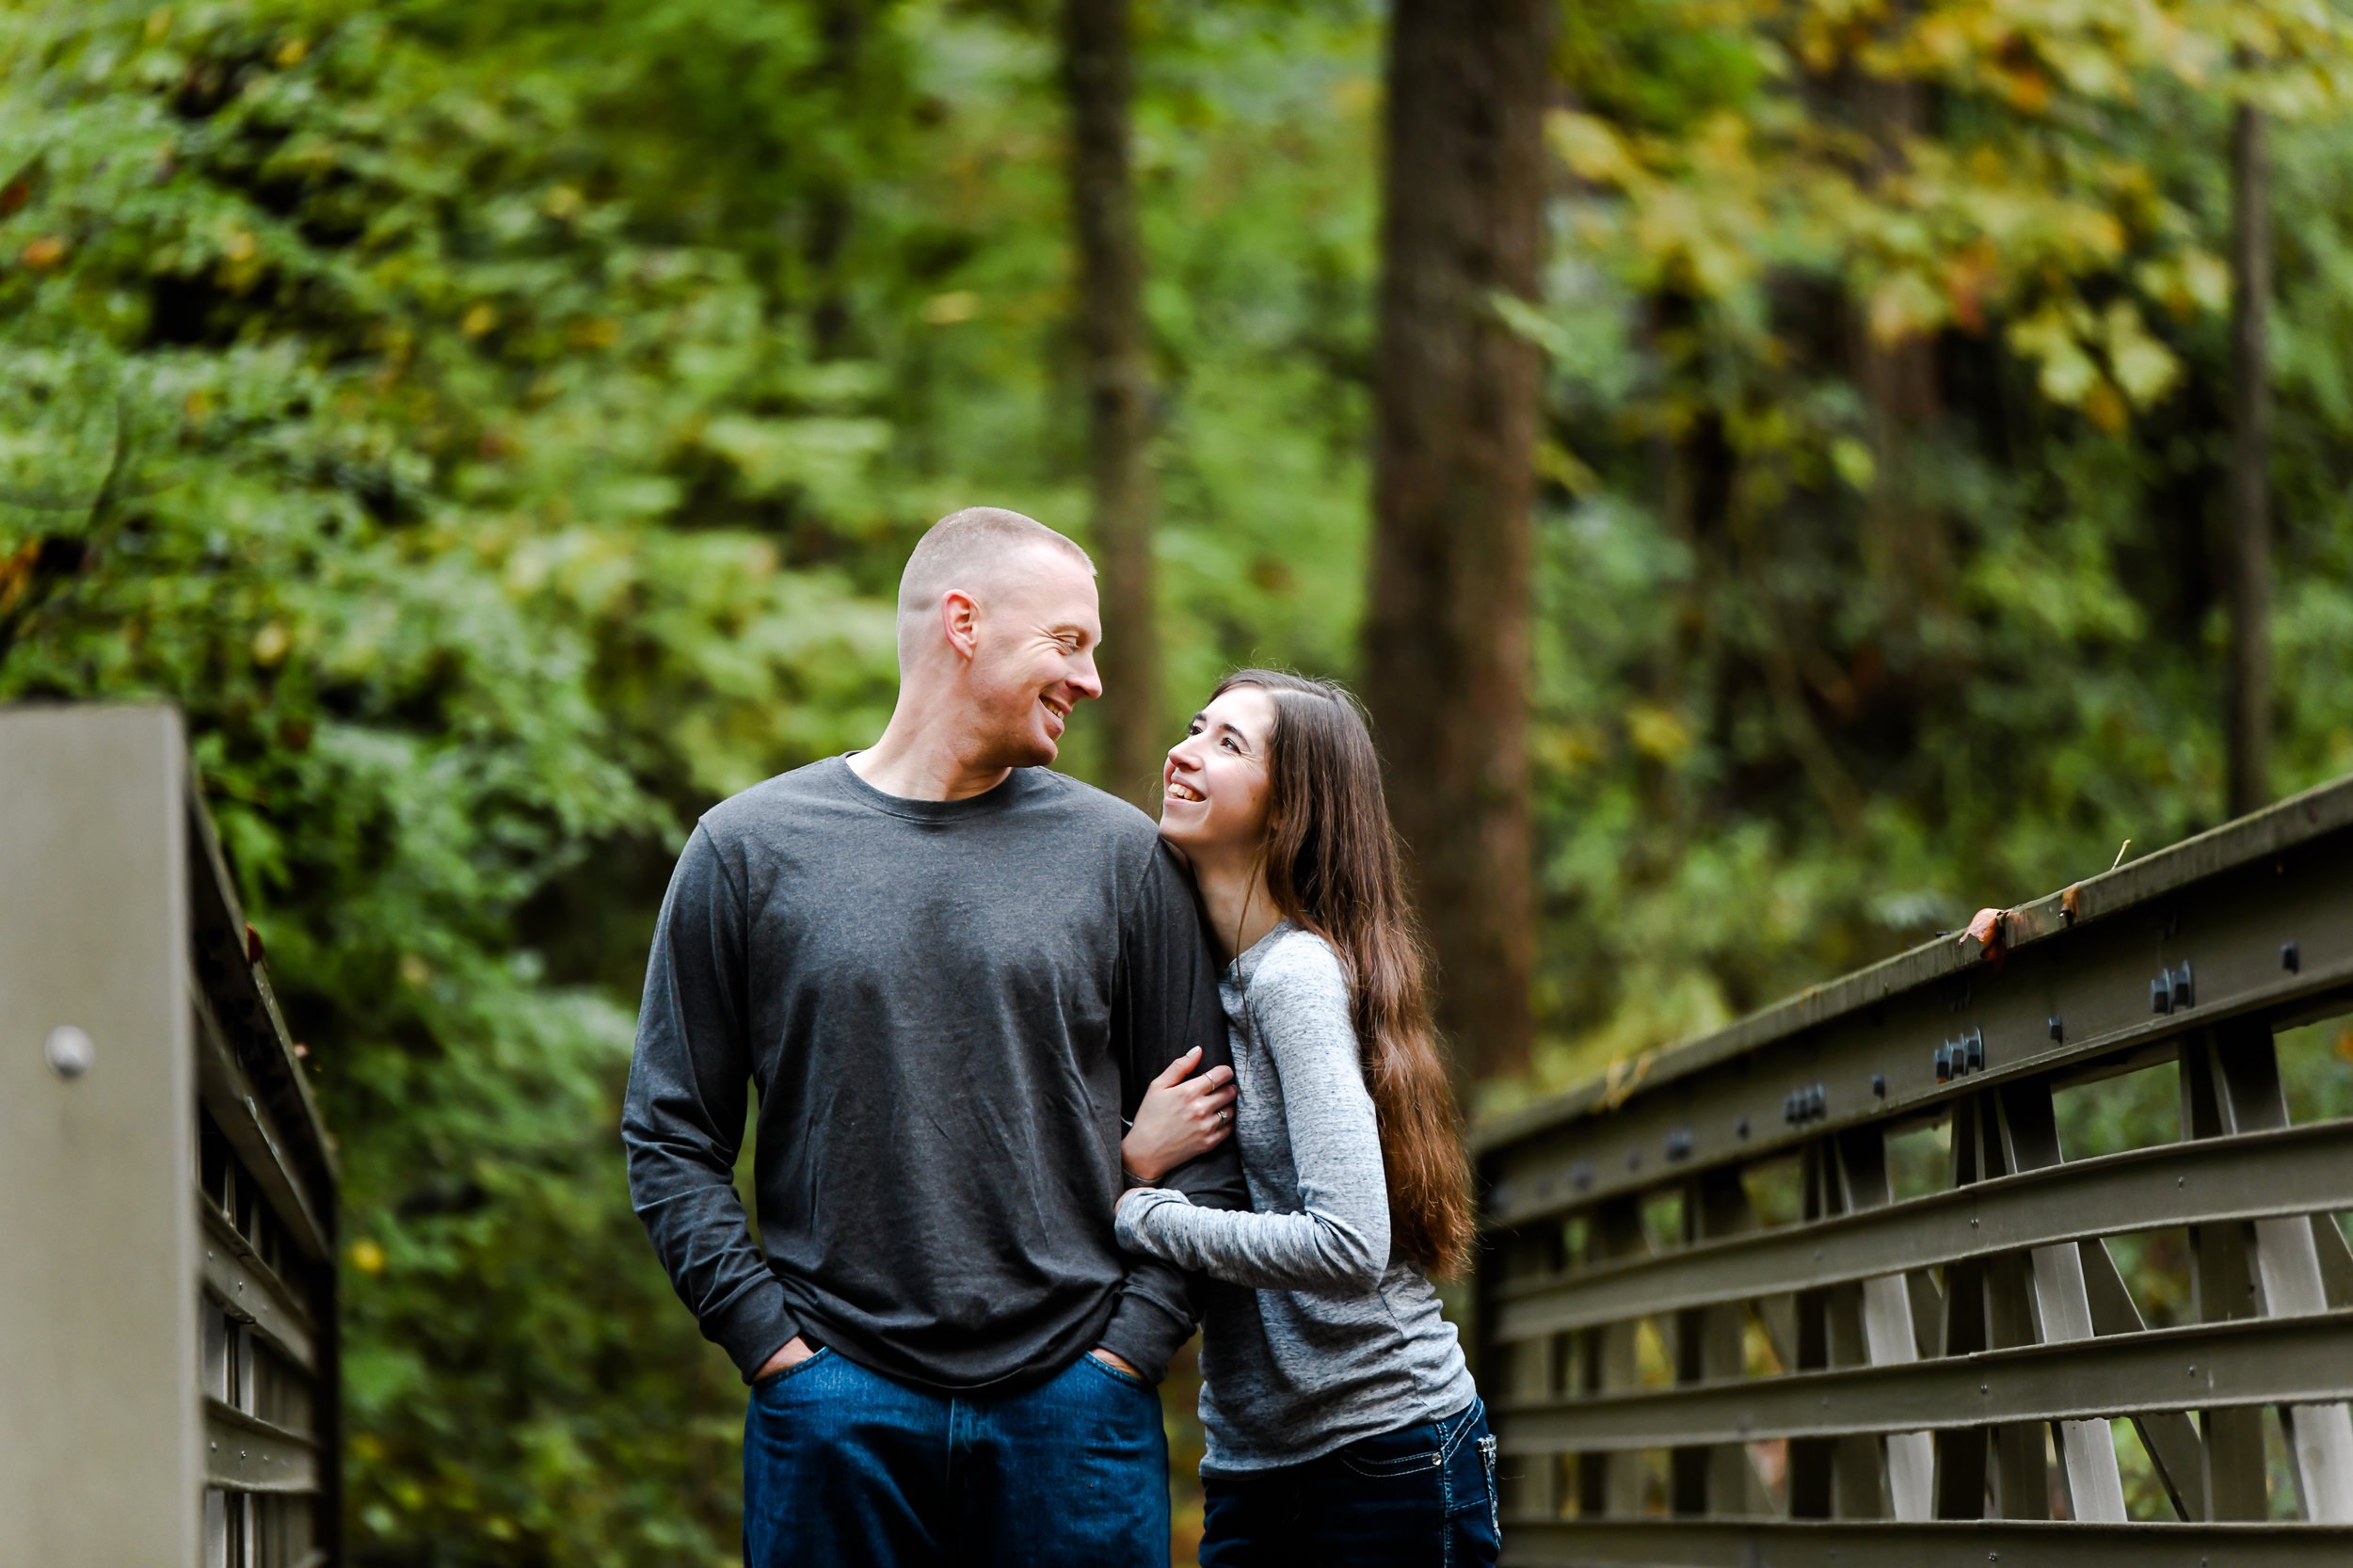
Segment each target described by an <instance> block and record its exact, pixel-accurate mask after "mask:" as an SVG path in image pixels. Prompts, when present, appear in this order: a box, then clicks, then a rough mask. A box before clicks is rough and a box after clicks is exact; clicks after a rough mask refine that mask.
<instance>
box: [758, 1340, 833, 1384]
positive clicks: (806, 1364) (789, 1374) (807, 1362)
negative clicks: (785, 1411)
mask: <svg viewBox="0 0 2353 1568" xmlns="http://www.w3.org/2000/svg"><path fill="white" fill-rule="evenodd" d="M831 1354H833V1347H832V1346H831V1345H820V1346H818V1347H817V1348H816V1349H815V1350H813V1351H811V1352H808V1354H807V1355H805V1356H803V1357H801V1359H800V1360H798V1361H795V1362H794V1363H792V1366H790V1367H787V1368H785V1369H784V1370H783V1371H781V1372H778V1373H776V1375H775V1376H773V1377H764V1378H761V1379H760V1381H759V1382H758V1383H755V1384H752V1392H753V1393H755V1394H757V1393H760V1391H761V1390H763V1389H773V1388H775V1387H776V1386H777V1385H778V1384H787V1383H791V1382H792V1380H793V1379H794V1378H796V1377H799V1376H800V1375H801V1374H802V1373H803V1372H806V1371H808V1369H809V1368H811V1367H814V1366H816V1365H817V1364H818V1363H819V1362H821V1361H823V1360H824V1359H825V1358H826V1357H827V1356H829V1355H831Z"/></svg>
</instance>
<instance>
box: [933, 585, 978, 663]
mask: <svg viewBox="0 0 2353 1568" xmlns="http://www.w3.org/2000/svg"><path fill="white" fill-rule="evenodd" d="M939 619H940V630H941V631H943V632H946V633H947V634H948V646H949V647H950V648H952V649H953V650H954V651H955V655H956V657H957V658H959V659H962V660H963V661H965V663H967V664H969V663H971V661H972V655H973V653H974V652H975V651H977V650H978V649H979V648H980V645H981V606H980V601H979V600H975V599H974V598H973V597H972V596H971V595H970V594H968V593H966V592H965V591H964V590H963V589H962V588H950V589H949V590H948V591H947V592H946V593H944V594H941V595H940V596H939Z"/></svg>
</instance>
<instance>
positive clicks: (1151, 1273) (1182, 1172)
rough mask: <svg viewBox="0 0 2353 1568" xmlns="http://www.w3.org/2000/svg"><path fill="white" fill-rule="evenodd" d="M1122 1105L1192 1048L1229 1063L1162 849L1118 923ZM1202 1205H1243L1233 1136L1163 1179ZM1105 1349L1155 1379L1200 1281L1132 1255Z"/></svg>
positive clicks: (1185, 892)
mask: <svg viewBox="0 0 2353 1568" xmlns="http://www.w3.org/2000/svg"><path fill="white" fill-rule="evenodd" d="M1112 1029H1113V1039H1112V1046H1113V1048H1114V1049H1115V1050H1117V1051H1118V1052H1119V1073H1120V1102H1121V1110H1122V1112H1123V1113H1124V1114H1126V1115H1129V1116H1132V1115H1134V1114H1135V1111H1136V1107H1137V1106H1139V1105H1141V1104H1142V1103H1143V1102H1144V1088H1145V1086H1146V1085H1147V1084H1149V1083H1150V1082H1151V1081H1152V1080H1153V1078H1154V1077H1155V1076H1156V1075H1157V1074H1158V1073H1159V1072H1160V1069H1161V1068H1163V1067H1165V1066H1167V1065H1168V1064H1170V1063H1171V1062H1173V1061H1175V1060H1176V1059H1177V1057H1179V1056H1182V1055H1183V1054H1184V1053H1185V1052H1186V1051H1187V1050H1188V1049H1190V1048H1193V1047H1194V1046H1198V1047H1200V1048H1201V1064H1200V1066H1199V1068H1198V1069H1196V1070H1197V1071H1200V1072H1207V1071H1209V1069H1210V1068H1211V1067H1215V1066H1219V1065H1231V1064H1232V1061H1233V1057H1232V1053H1231V1052H1230V1050H1229V1049H1228V1048H1227V1046H1226V1040H1225V1010H1224V1009H1223V1008H1222V1007H1221V1006H1220V1005H1219V1003H1218V998H1217V969H1216V961H1215V960H1214V959H1213V958H1212V957H1211V956H1210V953H1209V942H1208V939H1207V938H1206V937H1205V936H1203V934H1202V930H1201V917H1200V913H1199V911H1198V909H1197V908H1196V907H1195V906H1194V904H1193V887H1192V884H1191V882H1190V881H1189V880H1188V879H1187V878H1186V876H1185V873H1184V872H1182V871H1181V870H1179V869H1178V867H1177V861H1176V857H1175V856H1173V855H1172V854H1170V853H1169V851H1168V850H1167V849H1165V848H1161V849H1159V850H1157V851H1156V852H1155V853H1154V855H1153V856H1152V863H1151V864H1150V865H1149V866H1147V867H1146V868H1145V870H1144V876H1143V878H1142V879H1141V882H1140V883H1139V885H1138V887H1137V888H1136V891H1135V894H1134V896H1133V897H1132V898H1130V899H1129V901H1128V909H1127V910H1126V911H1125V913H1124V916H1123V918H1122V920H1121V922H1120V986H1119V997H1118V1000H1116V1001H1115V1002H1114V1003H1113V1006H1112ZM1160 1186H1162V1187H1169V1188H1175V1189H1176V1190H1177V1191H1178V1192H1183V1193H1184V1194H1185V1196H1186V1197H1187V1198H1189V1199H1191V1200H1192V1201H1193V1203H1195V1204H1197V1205H1199V1206H1200V1207H1202V1208H1247V1207H1248V1206H1249V1194H1248V1192H1247V1190H1246V1189H1245V1188H1244V1187H1243V1185H1242V1178H1241V1157H1240V1156H1239V1155H1237V1154H1236V1153H1235V1151H1234V1143H1233V1140H1232V1139H1230V1138H1229V1139H1227V1140H1226V1141H1225V1143H1223V1144H1219V1145H1218V1146H1217V1147H1216V1148H1213V1149H1211V1150H1210V1151H1209V1153H1207V1154H1205V1155H1202V1156H1200V1157H1199V1158H1197V1159H1195V1160H1192V1161H1190V1162H1188V1163H1186V1164H1183V1165H1179V1166H1178V1167H1177V1169H1175V1170H1173V1171H1171V1172H1169V1173H1168V1174H1167V1175H1166V1176H1162V1177H1161V1178H1160ZM1127 1262H1128V1278H1127V1283H1126V1284H1125V1285H1124V1286H1123V1287H1122V1288H1121V1289H1120V1293H1119V1304H1118V1305H1117V1306H1116V1307H1115V1308H1113V1309H1112V1320H1111V1322H1110V1324H1109V1325H1107V1326H1106V1327H1105V1328H1104V1330H1103V1344H1102V1348H1103V1349H1105V1350H1107V1351H1110V1352H1112V1354H1114V1355H1116V1356H1118V1357H1119V1358H1120V1359H1121V1360H1122V1361H1125V1362H1127V1363H1128V1365H1130V1366H1132V1367H1133V1368H1135V1369H1136V1370H1137V1371H1138V1372H1140V1373H1142V1374H1143V1375H1144V1377H1145V1378H1146V1379H1148V1380H1150V1381H1151V1382H1154V1383H1158V1382H1159V1381H1160V1377H1161V1374H1162V1373H1164V1372H1166V1371H1167V1369H1168V1360H1169V1357H1170V1356H1172V1355H1175V1354H1176V1353H1177V1347H1178V1346H1180V1345H1182V1344H1183V1343H1184V1342H1185V1341H1186V1340H1187V1339H1189V1338H1191V1337H1192V1336H1193V1324H1194V1323H1196V1322H1198V1321H1199V1320H1200V1317H1201V1301H1202V1288H1203V1285H1202V1281H1201V1279H1200V1277H1199V1276H1198V1275H1193V1274H1188V1273H1186V1272H1183V1271H1181V1270H1179V1269H1177V1267H1176V1266H1174V1265H1173V1264H1169V1263H1164V1262H1161V1261H1160V1259H1158V1258H1151V1257H1139V1256H1129V1257H1128V1260H1127Z"/></svg>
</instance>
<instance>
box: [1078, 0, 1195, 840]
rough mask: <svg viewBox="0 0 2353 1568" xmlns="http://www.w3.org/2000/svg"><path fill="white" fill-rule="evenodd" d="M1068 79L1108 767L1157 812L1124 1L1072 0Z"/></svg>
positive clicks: (1144, 351) (1153, 630)
mask: <svg viewBox="0 0 2353 1568" xmlns="http://www.w3.org/2000/svg"><path fill="white" fill-rule="evenodd" d="M1063 88H1064V92H1065V94H1066V95H1067V97H1068V99H1069V102H1070V125H1071V135H1070V204H1071V216H1072V222H1073V224H1074V226H1075V228H1076V229H1077V232H1078V240H1079V298H1080V305H1079V335H1080V352H1081V355H1082V357H1083V360H1084V365H1085V370H1084V374H1085V377H1086V389H1087V456H1088V466H1089V471H1090V478H1091V481H1092V485H1093V501H1094V529H1093V532H1094V540H1095V546H1096V553H1097V556H1098V558H1099V561H1098V564H1099V566H1100V568H1101V571H1102V588H1103V628H1104V638H1103V651H1102V654H1101V664H1102V667H1103V705H1104V708H1105V711H1106V714H1107V717H1108V721H1109V722H1108V728H1109V730H1110V741H1111V745H1110V753H1111V755H1110V776H1111V780H1112V788H1113V789H1114V790H1116V791H1117V792H1119V793H1121V794H1123V795H1126V796H1127V797H1128V798H1129V799H1130V800H1133V801H1135V802H1136V803H1137V804H1138V805H1141V806H1145V807H1147V808H1148V807H1149V806H1150V804H1151V803H1152V802H1153V801H1154V800H1156V799H1157V798H1158V797H1159V794H1160V788H1159V785H1160V758H1161V754H1162V753H1163V752H1164V751H1165V750H1166V748H1167V746H1168V744H1169V743H1170V742H1171V741H1172V740H1173V739H1174V737H1173V736H1172V735H1170V734H1168V733H1166V732H1165V730H1164V728H1163V725H1162V718H1163V715H1162V713H1161V712H1160V628H1159V622H1158V617H1157V616H1156V614H1155V611H1154V605H1153V570H1152V529H1153V514H1154V511H1155V505H1156V498H1155V495H1154V487H1153V483H1152V472H1151V468H1150V466H1149V464H1148V462H1147V461H1146V446H1147V443H1148V442H1149V440H1150V437H1151V417H1152V369H1151V348H1150V343H1149V339H1148V336H1147V333H1146V330H1145V327H1144V248H1143V244H1142V241H1141V239H1140V238H1139V236H1138V234H1137V232H1136V202H1135V182H1134V179H1133V175H1132V171H1131V170H1130V168H1129V165H1128V102H1129V99H1130V98H1131V96H1132V92H1133V88H1132V81H1131V72H1130V71H1129V65H1128V0H1064V6H1063Z"/></svg>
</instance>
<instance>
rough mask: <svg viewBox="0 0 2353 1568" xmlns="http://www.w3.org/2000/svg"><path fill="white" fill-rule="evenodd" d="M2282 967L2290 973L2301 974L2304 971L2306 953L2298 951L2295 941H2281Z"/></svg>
mask: <svg viewBox="0 0 2353 1568" xmlns="http://www.w3.org/2000/svg"><path fill="white" fill-rule="evenodd" d="M2280 968H2283V969H2285V970H2287V971H2288V973H2290V974H2299V973H2301V972H2302V971H2303V968H2304V955H2303V954H2302V953H2301V952H2297V947H2296V944H2295V943H2294V942H2281V944H2280Z"/></svg>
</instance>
